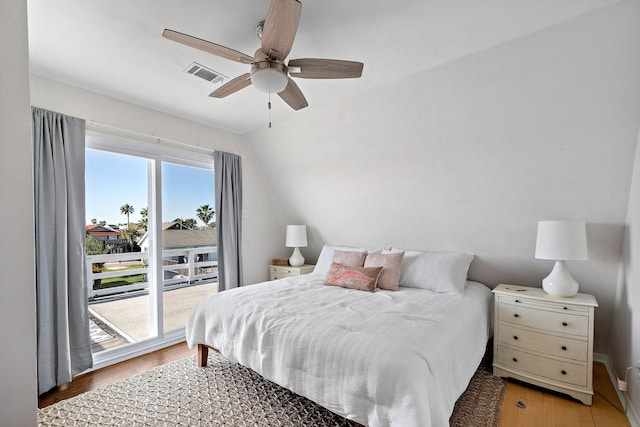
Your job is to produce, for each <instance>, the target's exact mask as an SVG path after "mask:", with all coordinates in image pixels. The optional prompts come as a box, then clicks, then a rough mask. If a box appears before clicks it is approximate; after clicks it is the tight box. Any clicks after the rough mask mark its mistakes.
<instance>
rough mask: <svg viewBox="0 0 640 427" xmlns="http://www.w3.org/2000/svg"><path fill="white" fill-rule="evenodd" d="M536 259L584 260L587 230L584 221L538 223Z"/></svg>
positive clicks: (585, 256) (585, 257)
mask: <svg viewBox="0 0 640 427" xmlns="http://www.w3.org/2000/svg"><path fill="white" fill-rule="evenodd" d="M536 258H538V259H552V260H556V261H558V260H563V261H564V260H586V259H587V228H586V225H585V222H584V221H540V222H538V238H537V240H536Z"/></svg>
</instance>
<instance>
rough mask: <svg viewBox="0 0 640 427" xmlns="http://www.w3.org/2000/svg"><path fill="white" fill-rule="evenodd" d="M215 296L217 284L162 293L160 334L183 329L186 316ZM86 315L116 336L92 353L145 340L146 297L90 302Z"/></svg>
mask: <svg viewBox="0 0 640 427" xmlns="http://www.w3.org/2000/svg"><path fill="white" fill-rule="evenodd" d="M216 292H218V283H217V282H214V283H208V284H203V285H196V286H188V287H184V288H179V289H174V290H170V291H166V292H164V293H163V305H164V330H165V331H172V330H175V329H179V328H182V327H184V326H185V324H186V323H187V318H188V317H189V314H190V313H191V311H192V310H193V308H194V307H195V306H196V304H197V303H198V302H200V301H201V300H202V299H203V298H205V297H207V296H209V295H212V294H215V293H216ZM89 312H90V314H91V315H92V316H94V317H95V318H96V319H97V321H96V323H98V326H100V325H102V326H106V328H104V329H107V330H108V329H111V331H109V332H112V333H113V332H114V331H115V333H117V335H119V337H115V338H114V340H113V341H110V340H105V341H102V342H100V343H96V345H94V351H95V350H102V349H107V348H113V347H114V346H119V345H123V344H125V343H126V342H137V341H141V340H144V339H147V338H149V296H148V295H140V296H136V297H128V298H122V299H116V300H113V301H108V302H92V303H90V304H89Z"/></svg>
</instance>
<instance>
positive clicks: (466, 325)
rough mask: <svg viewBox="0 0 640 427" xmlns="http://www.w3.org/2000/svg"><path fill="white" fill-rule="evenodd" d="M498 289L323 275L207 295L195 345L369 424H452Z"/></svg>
mask: <svg viewBox="0 0 640 427" xmlns="http://www.w3.org/2000/svg"><path fill="white" fill-rule="evenodd" d="M491 297H492V295H491V291H490V290H489V289H488V288H487V287H486V286H484V285H481V284H479V283H475V282H468V284H467V290H466V292H465V295H464V296H463V297H459V296H451V295H445V294H436V293H433V292H431V291H426V290H421V289H410V288H399V290H398V291H396V292H390V291H384V290H380V289H376V291H375V292H374V293H369V292H363V291H357V290H350V289H343V288H339V287H334V286H324V285H322V278H320V277H318V276H315V275H313V274H310V275H305V276H299V277H292V278H286V279H281V280H277V281H273V282H264V283H260V284H257V285H251V286H246V287H242V288H238V289H233V290H228V291H224V292H221V293H219V294H216V295H213V296H210V297H208V298H206V299H204V300H203V301H202V302H200V304H199V305H198V306H197V307H196V308H195V309H194V311H193V313H192V314H191V317H190V318H189V321H188V324H187V328H186V331H187V343H188V344H189V346H191V347H194V346H195V345H197V344H199V343H204V344H207V345H209V346H211V347H215V348H217V349H218V350H220V352H221V353H222V354H223V355H224V356H226V357H227V358H229V359H230V360H232V361H236V362H239V363H241V364H243V365H245V366H248V367H249V368H251V369H253V370H255V371H257V372H258V373H260V374H261V375H263V376H264V377H266V378H268V379H269V380H271V381H273V382H275V383H277V384H279V385H281V386H283V387H286V388H288V389H290V390H292V391H293V392H295V393H297V394H300V395H303V396H305V397H307V398H309V399H311V400H313V401H314V402H316V403H318V404H320V405H322V406H324V407H325V408H327V409H329V410H331V411H333V412H335V413H337V414H339V415H342V416H344V417H346V418H349V419H352V420H354V421H357V422H359V423H361V424H364V425H369V426H401V427H411V426H420V427H427V426H434V427H441V426H448V425H449V417H450V416H451V413H452V412H453V406H454V404H455V402H456V400H457V399H458V397H459V396H460V395H461V394H462V392H463V391H464V390H465V389H466V387H467V385H468V383H469V380H470V379H471V377H472V376H473V374H474V372H475V371H476V369H477V367H478V365H479V363H480V360H481V358H482V356H483V354H484V351H485V346H486V343H487V340H488V338H489V334H490V331H491V307H492V298H491Z"/></svg>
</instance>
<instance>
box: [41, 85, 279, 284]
mask: <svg viewBox="0 0 640 427" xmlns="http://www.w3.org/2000/svg"><path fill="white" fill-rule="evenodd" d="M31 103H32V105H33V106H37V107H42V108H46V109H49V110H53V111H57V112H60V113H64V114H69V115H71V116H75V117H80V118H83V119H86V120H88V121H94V122H96V123H99V124H102V125H109V126H113V127H116V128H120V129H125V130H128V131H133V132H139V133H143V134H148V135H155V136H157V137H160V138H164V139H168V140H173V141H179V142H181V143H186V144H190V145H194V146H199V147H204V148H209V149H214V150H222V151H228V152H231V153H235V154H239V155H241V156H243V159H242V165H243V181H244V186H243V191H244V197H243V205H244V210H245V211H246V213H247V217H246V218H245V219H244V221H243V239H242V243H243V261H244V280H245V283H255V282H258V281H263V280H266V279H267V278H268V269H267V265H268V263H269V261H270V259H271V256H272V255H270V254H271V252H272V251H271V247H272V242H273V241H275V240H277V239H279V238H280V236H279V234H277V228H276V227H273V224H274V223H275V222H276V219H275V217H274V215H275V212H274V206H273V205H272V203H271V200H270V198H269V189H268V187H266V186H265V184H264V179H263V177H262V169H261V167H260V166H259V165H258V164H257V163H256V158H255V156H254V154H253V150H252V149H251V147H250V146H249V144H247V142H246V141H245V139H244V138H243V137H241V136H238V135H235V134H231V133H228V132H225V131H221V130H218V129H214V128H211V127H208V126H204V125H201V124H197V123H194V122H191V121H188V120H184V119H181V118H178V117H175V116H171V115H168V114H165V113H161V112H157V111H153V110H149V109H146V108H143V107H140V106H137V105H133V104H128V103H125V102H122V101H118V100H116V99H113V98H109V97H107V96H104V95H100V94H97V93H94V92H89V91H86V90H83V89H80V88H77V87H74V86H69V85H66V84H63V83H59V82H55V81H52V80H48V79H45V78H42V77H37V76H31Z"/></svg>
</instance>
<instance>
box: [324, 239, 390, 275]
mask: <svg viewBox="0 0 640 427" xmlns="http://www.w3.org/2000/svg"><path fill="white" fill-rule="evenodd" d="M336 249H338V250H340V251H352V252H370V253H377V254H379V253H380V252H382V249H380V248H355V247H351V246H331V245H324V246H323V247H322V251H321V252H320V255H319V256H318V261H317V262H316V266H315V267H314V269H313V274H317V275H319V276H321V277H322V278H323V279H326V277H327V273H329V268H331V260H332V259H333V251H335V250H336Z"/></svg>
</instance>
